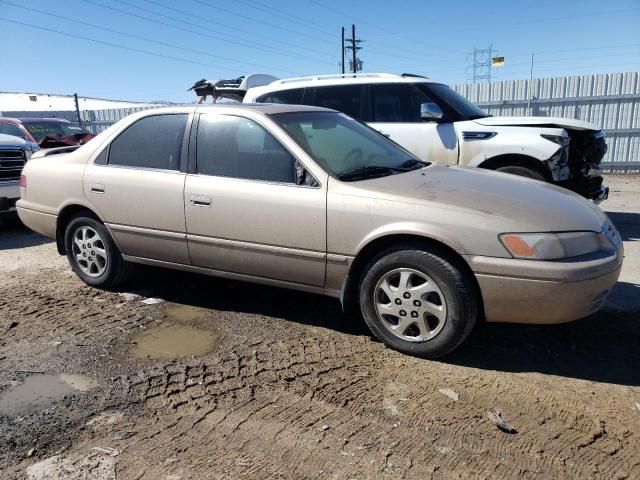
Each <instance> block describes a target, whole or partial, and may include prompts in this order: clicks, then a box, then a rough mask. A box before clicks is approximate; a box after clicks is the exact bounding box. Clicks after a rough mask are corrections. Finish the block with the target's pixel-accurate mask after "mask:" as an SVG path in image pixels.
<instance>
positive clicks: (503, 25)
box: [308, 0, 640, 42]
mask: <svg viewBox="0 0 640 480" xmlns="http://www.w3.org/2000/svg"><path fill="white" fill-rule="evenodd" d="M308 1H314V0H308ZM314 3H316V2H314ZM639 9H640V7H634V8H628V9H624V10H613V11H610V10H609V11H603V12H599V13H588V14H583V15H570V16H566V17H553V18H551V17H548V16H547V17H545V18H538V19H533V20H524V21H519V22H513V21H510V22H508V23H500V24H494V25H484V24H483V25H482V30H483V31H487V30H489V29H490V30H492V31H495V30H499V29H501V28H511V27H514V26H515V27H517V26H520V25H529V24H534V23H545V24H548V23H557V22H566V21H571V20H575V19H580V18H590V17H603V16H611V15H619V14H625V13H628V12H631V11H636V10H639ZM446 25H447V26H446V32H447V33H449V34H450V33H451V32H459V31H463V30H464V31H466V32H468V28H463V27H458V28H455V27H453V28H452V27H450V25H449V24H448V23H447V24H446ZM432 32H433V31H432ZM385 38H395V39H399V38H412V37H411V34H392V35H379V36H375V37H372V38H371V39H369V40H370V41H372V42H373V41H376V40H379V39H385Z"/></svg>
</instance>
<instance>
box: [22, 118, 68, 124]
mask: <svg viewBox="0 0 640 480" xmlns="http://www.w3.org/2000/svg"><path fill="white" fill-rule="evenodd" d="M15 120H17V121H18V122H21V123H35V122H55V123H71V122H70V121H69V120H67V119H66V118H55V117H51V118H46V117H43V118H16V119H15Z"/></svg>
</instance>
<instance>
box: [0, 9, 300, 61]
mask: <svg viewBox="0 0 640 480" xmlns="http://www.w3.org/2000/svg"><path fill="white" fill-rule="evenodd" d="M0 3H4V4H7V5H11V6H12V7H16V8H22V9H23V10H28V11H30V12H35V13H39V14H41V15H48V16H51V17H54V18H59V19H61V20H65V21H67V22H72V23H76V24H78V25H85V26H87V27H91V28H96V29H99V30H103V31H105V32H111V33H117V34H118V35H123V36H126V37H129V38H135V39H138V40H143V41H145V42H149V43H154V44H156V45H161V46H163V47H170V48H175V49H176V50H183V51H185V52H190V53H196V54H198V55H205V56H208V57H211V58H219V59H220V60H225V61H228V62H234V63H240V64H244V65H249V66H252V67H259V68H265V69H269V68H272V67H270V66H266V65H261V64H259V63H253V62H245V61H243V60H237V59H234V58H229V57H223V56H220V55H214V54H211V53H209V52H205V51H203V50H194V49H192V48H186V47H180V46H177V45H172V44H170V43H166V42H162V41H159V40H153V39H151V38H146V37H142V36H140V35H135V34H132V33H127V32H122V31H120V30H115V29H113V28H109V27H103V26H101V25H95V24H93V23H88V22H84V21H81V20H78V19H74V18H69V17H64V16H62V15H58V14H56V13H52V12H46V11H44V10H38V9H36V8H29V7H25V6H23V5H18V4H17V3H13V2H9V1H7V0H0ZM280 71H281V72H286V73H291V74H295V72H292V71H290V70H282V69H280Z"/></svg>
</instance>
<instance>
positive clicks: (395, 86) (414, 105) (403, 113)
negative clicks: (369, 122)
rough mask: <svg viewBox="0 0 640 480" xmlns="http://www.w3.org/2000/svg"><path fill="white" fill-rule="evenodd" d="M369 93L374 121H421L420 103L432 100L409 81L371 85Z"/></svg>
mask: <svg viewBox="0 0 640 480" xmlns="http://www.w3.org/2000/svg"><path fill="white" fill-rule="evenodd" d="M371 93H372V96H373V121H374V122H389V123H391V122H396V123H421V122H422V120H421V118H420V104H422V103H428V102H433V100H432V99H431V98H429V97H428V96H427V95H426V94H425V93H424V92H422V91H420V90H419V89H418V88H416V87H415V86H414V85H412V84H410V83H391V84H388V83H387V84H378V85H372V86H371Z"/></svg>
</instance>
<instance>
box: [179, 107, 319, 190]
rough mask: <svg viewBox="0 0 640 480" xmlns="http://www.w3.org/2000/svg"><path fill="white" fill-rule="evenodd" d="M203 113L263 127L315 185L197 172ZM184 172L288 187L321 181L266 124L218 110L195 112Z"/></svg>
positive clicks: (316, 186) (304, 186)
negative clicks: (187, 165)
mask: <svg viewBox="0 0 640 480" xmlns="http://www.w3.org/2000/svg"><path fill="white" fill-rule="evenodd" d="M204 115H210V116H225V117H236V118H242V119H244V120H249V121H251V122H253V123H255V124H257V125H258V126H260V127H261V128H262V129H264V130H265V131H266V132H267V133H268V134H269V135H271V136H272V137H273V139H274V140H275V141H276V142H278V144H279V145H280V146H281V147H282V148H283V149H284V150H285V151H286V152H287V153H288V154H289V155H291V157H292V158H293V159H294V161H296V162H299V163H300V164H301V165H302V167H303V168H304V169H305V170H306V171H307V173H308V174H309V175H311V177H312V178H313V179H314V180H315V182H316V184H317V185H315V186H313V185H298V184H297V183H295V182H294V183H290V182H276V181H274V180H260V179H258V178H243V177H225V176H222V175H211V174H208V173H199V172H198V168H197V154H198V151H197V150H198V140H197V139H198V130H199V128H200V120H201V118H202V116H204ZM285 134H286V132H285ZM186 173H187V174H188V175H195V176H199V177H213V178H229V179H232V180H241V181H246V182H259V183H262V184H271V185H280V186H288V187H300V188H322V182H320V180H318V179H317V177H316V176H315V175H314V174H313V172H312V171H311V170H310V169H309V168H308V167H307V165H306V164H305V162H303V161H302V160H301V159H300V157H299V156H298V155H296V154H295V153H293V152H292V151H291V149H290V148H289V147H287V146H286V145H284V144H283V143H282V142H281V141H280V139H279V138H278V137H276V136H275V135H274V134H273V133H272V132H271V131H270V129H269V128H268V127H267V126H266V125H264V124H263V123H261V122H259V121H257V120H256V119H254V118H249V117H246V116H243V115H238V114H235V113H220V112H215V113H214V112H211V113H206V112H198V113H197V118H194V119H193V127H192V131H191V137H190V141H189V168H188V169H187V172H186Z"/></svg>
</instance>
